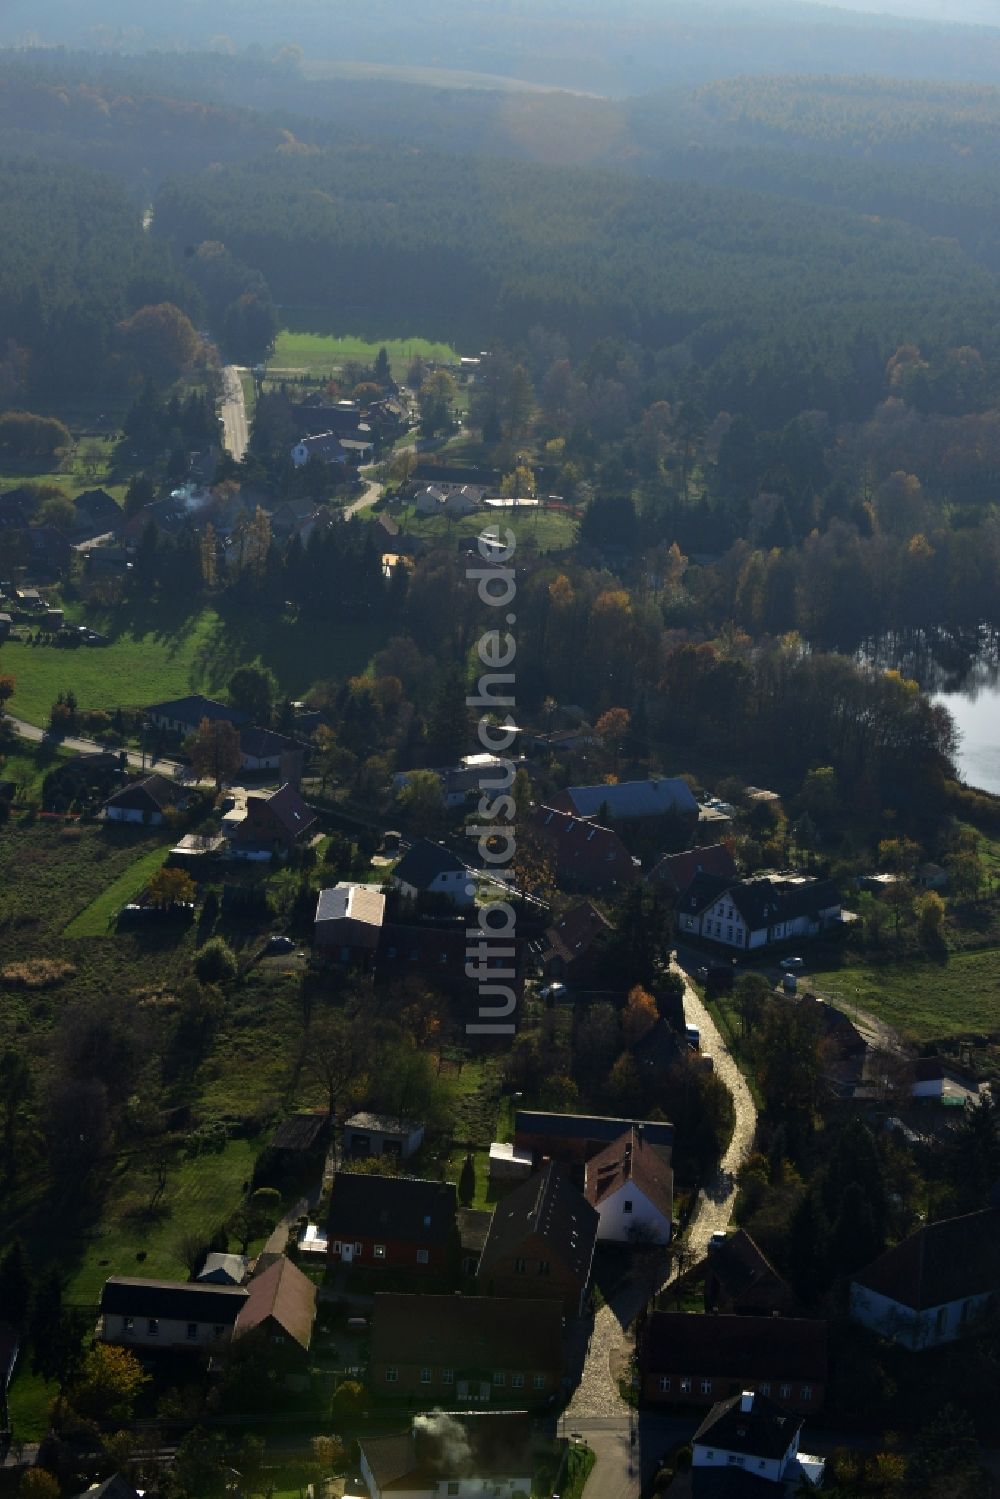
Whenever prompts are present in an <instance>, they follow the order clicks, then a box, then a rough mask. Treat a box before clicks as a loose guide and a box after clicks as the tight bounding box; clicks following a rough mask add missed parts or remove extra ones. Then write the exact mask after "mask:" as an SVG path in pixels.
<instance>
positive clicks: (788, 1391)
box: [781, 1384, 792, 1400]
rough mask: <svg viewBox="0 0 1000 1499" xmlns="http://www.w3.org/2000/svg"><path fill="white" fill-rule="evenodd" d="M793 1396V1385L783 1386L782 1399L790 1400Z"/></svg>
mask: <svg viewBox="0 0 1000 1499" xmlns="http://www.w3.org/2000/svg"><path fill="white" fill-rule="evenodd" d="M791 1395H792V1387H791V1385H790V1384H783V1385H782V1386H781V1398H782V1400H790V1399H791Z"/></svg>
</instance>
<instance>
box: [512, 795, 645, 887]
mask: <svg viewBox="0 0 1000 1499" xmlns="http://www.w3.org/2000/svg"><path fill="white" fill-rule="evenodd" d="M531 823H532V826H533V827H534V828H535V829H536V831H537V832H538V834H539V835H540V836H541V838H542V839H544V841H545V842H546V843H547V844H548V846H549V848H550V850H551V852H552V857H553V860H554V863H555V877H556V884H557V885H559V887H560V888H561V889H563V890H588V891H594V892H598V891H610V890H617V889H620V888H621V887H622V886H624V885H629V884H631V883H632V881H633V880H634V879H635V878H636V875H637V873H638V871H637V869H636V866H635V864H634V863H633V861H632V855H631V854H630V853H629V851H628V849H627V848H626V847H625V845H624V843H623V842H622V840H621V839H620V838H619V836H618V834H617V833H616V832H615V831H614V829H613V828H605V827H602V826H601V825H600V823H597V822H590V821H588V820H587V819H586V818H583V817H574V816H573V814H572V813H571V812H561V811H558V810H557V809H556V808H555V807H536V808H535V809H534V811H533V812H532V814H531Z"/></svg>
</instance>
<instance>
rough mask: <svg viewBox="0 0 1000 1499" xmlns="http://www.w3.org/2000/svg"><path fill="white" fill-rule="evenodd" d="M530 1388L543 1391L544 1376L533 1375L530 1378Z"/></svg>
mask: <svg viewBox="0 0 1000 1499" xmlns="http://www.w3.org/2000/svg"><path fill="white" fill-rule="evenodd" d="M531 1387H532V1389H533V1390H544V1388H545V1375H544V1374H533V1375H532V1376H531Z"/></svg>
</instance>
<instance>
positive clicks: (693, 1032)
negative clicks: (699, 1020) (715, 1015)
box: [684, 1025, 701, 1051]
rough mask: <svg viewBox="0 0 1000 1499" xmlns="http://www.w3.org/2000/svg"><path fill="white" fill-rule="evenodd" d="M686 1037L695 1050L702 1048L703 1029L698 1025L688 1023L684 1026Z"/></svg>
mask: <svg viewBox="0 0 1000 1499" xmlns="http://www.w3.org/2000/svg"><path fill="white" fill-rule="evenodd" d="M684 1037H685V1039H686V1041H687V1044H688V1045H689V1046H690V1047H691V1048H692V1049H693V1050H694V1051H700V1050H701V1031H700V1030H699V1029H698V1027H697V1026H696V1025H686V1026H685V1027H684Z"/></svg>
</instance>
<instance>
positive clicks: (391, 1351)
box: [368, 1291, 563, 1410]
mask: <svg viewBox="0 0 1000 1499" xmlns="http://www.w3.org/2000/svg"><path fill="white" fill-rule="evenodd" d="M562 1374H563V1326H562V1307H561V1306H560V1305H559V1303H558V1301H529V1300H505V1299H503V1298H502V1297H499V1296H435V1295H427V1294H424V1295H421V1296H405V1295H398V1294H396V1293H394V1292H383V1291H377V1292H376V1293H375V1308H374V1312H373V1314H372V1334H371V1357H370V1359H369V1363H368V1384H369V1388H370V1390H371V1391H372V1393H373V1394H375V1395H381V1396H385V1397H388V1398H392V1399H397V1400H398V1399H399V1398H400V1397H401V1396H403V1397H405V1396H411V1397H416V1398H418V1399H419V1400H420V1401H421V1402H422V1403H425V1404H426V1406H427V1407H430V1406H434V1405H437V1406H447V1407H448V1408H450V1409H454V1408H455V1407H456V1406H464V1405H514V1406H517V1407H519V1408H520V1409H522V1410H523V1409H524V1408H525V1407H529V1406H538V1405H547V1404H549V1403H550V1402H551V1401H552V1400H553V1398H554V1397H555V1396H556V1395H557V1394H558V1393H559V1390H560V1388H561V1385H562Z"/></svg>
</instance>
